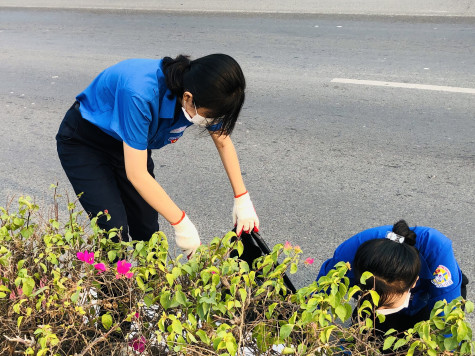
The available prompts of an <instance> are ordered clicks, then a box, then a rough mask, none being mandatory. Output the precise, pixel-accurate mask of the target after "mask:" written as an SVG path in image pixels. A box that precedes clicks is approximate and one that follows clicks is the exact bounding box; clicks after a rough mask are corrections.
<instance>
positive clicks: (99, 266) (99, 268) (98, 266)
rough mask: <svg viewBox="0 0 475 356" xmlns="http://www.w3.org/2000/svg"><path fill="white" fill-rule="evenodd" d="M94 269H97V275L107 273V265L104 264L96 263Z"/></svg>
mask: <svg viewBox="0 0 475 356" xmlns="http://www.w3.org/2000/svg"><path fill="white" fill-rule="evenodd" d="M94 268H95V269H97V273H98V274H99V273H101V272H105V271H107V268H106V265H105V264H103V263H96V264H95V265H94Z"/></svg>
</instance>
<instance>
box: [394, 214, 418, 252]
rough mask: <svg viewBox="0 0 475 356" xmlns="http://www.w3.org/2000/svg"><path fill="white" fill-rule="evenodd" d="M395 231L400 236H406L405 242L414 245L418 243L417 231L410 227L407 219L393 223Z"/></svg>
mask: <svg viewBox="0 0 475 356" xmlns="http://www.w3.org/2000/svg"><path fill="white" fill-rule="evenodd" d="M393 232H394V233H395V234H397V235H399V236H402V237H404V243H406V244H408V245H410V246H414V245H415V244H416V237H417V236H416V233H415V232H414V231H412V230H411V229H409V225H407V223H406V221H405V220H399V221H398V222H397V223H395V224H394V225H393Z"/></svg>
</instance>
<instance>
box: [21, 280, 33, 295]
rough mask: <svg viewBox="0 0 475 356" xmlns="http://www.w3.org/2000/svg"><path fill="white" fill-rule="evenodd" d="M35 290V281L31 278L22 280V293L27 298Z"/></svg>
mask: <svg viewBox="0 0 475 356" xmlns="http://www.w3.org/2000/svg"><path fill="white" fill-rule="evenodd" d="M33 289H35V280H34V279H33V278H31V277H28V278H25V279H24V280H23V293H24V294H25V295H26V296H27V297H28V296H30V295H31V293H32V292H33Z"/></svg>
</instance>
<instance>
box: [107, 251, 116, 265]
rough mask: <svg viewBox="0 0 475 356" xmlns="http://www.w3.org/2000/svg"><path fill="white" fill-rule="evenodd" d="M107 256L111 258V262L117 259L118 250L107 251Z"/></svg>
mask: <svg viewBox="0 0 475 356" xmlns="http://www.w3.org/2000/svg"><path fill="white" fill-rule="evenodd" d="M107 258H108V259H109V261H110V262H114V261H115V259H116V258H117V251H114V250H112V251H109V252H107Z"/></svg>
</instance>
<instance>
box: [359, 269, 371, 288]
mask: <svg viewBox="0 0 475 356" xmlns="http://www.w3.org/2000/svg"><path fill="white" fill-rule="evenodd" d="M371 277H373V274H372V273H371V272H364V273H363V274H362V275H361V278H360V282H361V284H364V285H366V280H367V279H368V278H371Z"/></svg>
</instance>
